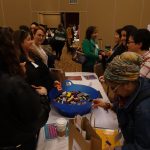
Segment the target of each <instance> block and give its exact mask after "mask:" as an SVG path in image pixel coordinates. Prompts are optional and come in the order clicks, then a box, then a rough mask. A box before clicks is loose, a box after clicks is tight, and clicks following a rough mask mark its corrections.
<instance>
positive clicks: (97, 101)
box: [93, 99, 112, 110]
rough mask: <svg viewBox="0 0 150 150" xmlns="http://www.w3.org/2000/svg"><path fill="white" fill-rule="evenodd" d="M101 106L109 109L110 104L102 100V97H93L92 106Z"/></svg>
mask: <svg viewBox="0 0 150 150" xmlns="http://www.w3.org/2000/svg"><path fill="white" fill-rule="evenodd" d="M98 107H102V108H104V109H105V110H108V109H111V108H112V105H111V104H110V103H107V102H104V101H103V99H94V100H93V108H98Z"/></svg>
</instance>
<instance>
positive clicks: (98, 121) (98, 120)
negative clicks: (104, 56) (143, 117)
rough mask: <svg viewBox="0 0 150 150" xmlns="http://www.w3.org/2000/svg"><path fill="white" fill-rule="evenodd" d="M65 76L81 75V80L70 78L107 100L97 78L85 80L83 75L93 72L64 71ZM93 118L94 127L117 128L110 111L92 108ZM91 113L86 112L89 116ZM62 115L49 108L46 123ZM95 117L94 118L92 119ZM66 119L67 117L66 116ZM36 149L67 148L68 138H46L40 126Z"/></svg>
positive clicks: (66, 149) (57, 149)
mask: <svg viewBox="0 0 150 150" xmlns="http://www.w3.org/2000/svg"><path fill="white" fill-rule="evenodd" d="M65 75H66V76H81V77H82V80H72V82H73V83H74V84H83V85H87V86H90V87H92V88H95V89H96V90H98V91H100V93H101V95H102V97H103V99H104V100H105V101H109V100H108V97H107V95H106V94H105V92H104V89H103V87H102V85H101V84H100V82H99V80H98V78H97V79H91V80H86V79H85V78H84V75H95V73H84V72H66V73H65ZM95 76H96V75H95ZM92 113H93V120H95V126H96V127H102V128H111V129H114V128H118V122H117V117H116V115H115V113H114V112H112V111H108V112H107V111H105V110H104V109H102V108H98V109H94V110H92ZM90 115H91V114H87V117H89V116H90ZM59 117H62V116H61V115H60V114H58V113H57V112H56V111H55V110H54V108H52V109H51V112H50V115H49V119H48V121H47V123H55V121H56V119H57V118H59ZM94 118H95V119H94ZM66 119H68V118H66ZM37 150H68V138H67V137H64V138H57V139H52V140H46V139H45V135H44V129H43V128H42V129H41V131H40V135H39V140H38V145H37Z"/></svg>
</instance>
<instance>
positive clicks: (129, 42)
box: [127, 41, 135, 44]
mask: <svg viewBox="0 0 150 150" xmlns="http://www.w3.org/2000/svg"><path fill="white" fill-rule="evenodd" d="M130 43H135V42H134V41H128V42H127V44H130Z"/></svg>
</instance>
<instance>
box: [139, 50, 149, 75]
mask: <svg viewBox="0 0 150 150" xmlns="http://www.w3.org/2000/svg"><path fill="white" fill-rule="evenodd" d="M142 58H143V63H142V65H141V69H140V76H142V77H146V78H150V51H147V52H146V53H144V54H143V55H142Z"/></svg>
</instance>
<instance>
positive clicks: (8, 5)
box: [0, 0, 32, 28]
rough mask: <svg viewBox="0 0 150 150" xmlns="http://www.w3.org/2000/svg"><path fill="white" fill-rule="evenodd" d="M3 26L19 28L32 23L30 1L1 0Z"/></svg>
mask: <svg viewBox="0 0 150 150" xmlns="http://www.w3.org/2000/svg"><path fill="white" fill-rule="evenodd" d="M1 5H2V7H1V8H0V9H1V11H2V14H3V16H2V17H3V18H2V21H3V22H2V24H3V25H4V26H11V27H12V28H17V27H18V26H19V25H21V24H25V25H29V24H30V22H31V21H32V18H31V7H30V0H12V1H11V0H1Z"/></svg>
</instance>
